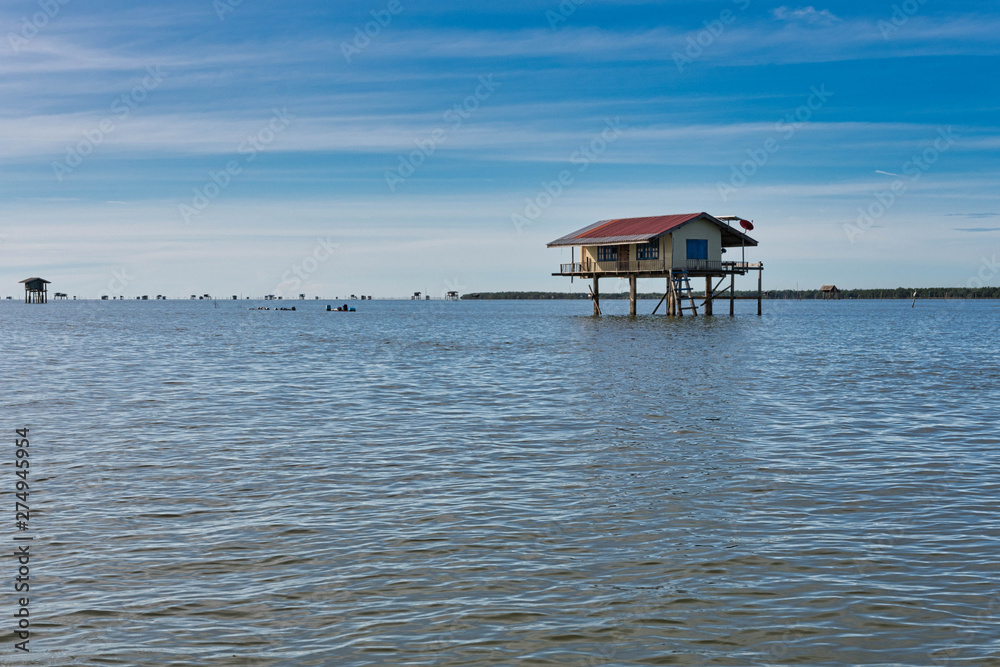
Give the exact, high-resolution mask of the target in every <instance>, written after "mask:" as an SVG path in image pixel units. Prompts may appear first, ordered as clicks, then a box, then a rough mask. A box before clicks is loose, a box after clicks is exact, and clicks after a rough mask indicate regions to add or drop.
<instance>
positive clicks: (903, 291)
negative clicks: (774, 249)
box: [462, 287, 1000, 301]
mask: <svg viewBox="0 0 1000 667" xmlns="http://www.w3.org/2000/svg"><path fill="white" fill-rule="evenodd" d="M914 292H916V293H917V298H918V299H1000V287H918V288H913V287H896V288H894V289H893V288H889V289H845V290H841V291H840V293H839V294H837V296H836V298H838V299H911V298H913V293H914ZM638 296H639V298H640V299H659V298H661V297H662V296H663V293H662V292H642V293H640V294H639V295H638ZM736 296H737V297H738V298H742V299H749V298H757V292H756V290H753V291H740V290H737V291H736ZM462 298H463V299H480V300H484V301H489V300H496V299H589V298H590V295H588V294H587V293H585V292H578V293H571V292H472V293H470V294H465V295H463V296H462ZM627 298H628V293H627V292H607V293H602V294H601V299H627ZM695 298H698V299H701V298H703V295H701V296H700V295H699V294H698V293H697V290H696V291H695ZM717 298H720V299H723V300H724V299H727V298H728V295H725V296H721V297H717ZM764 298H766V299H822V298H824V297H823V292H821V291H819V290H818V289H816V290H793V289H785V290H769V291H766V292H764Z"/></svg>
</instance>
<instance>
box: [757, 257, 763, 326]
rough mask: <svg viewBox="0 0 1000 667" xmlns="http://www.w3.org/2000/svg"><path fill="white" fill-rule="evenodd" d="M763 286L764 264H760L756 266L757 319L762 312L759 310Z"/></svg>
mask: <svg viewBox="0 0 1000 667" xmlns="http://www.w3.org/2000/svg"><path fill="white" fill-rule="evenodd" d="M763 285H764V262H760V263H759V264H758V265H757V317H760V316H761V313H762V312H763V311H762V310H761V298H762V295H763V293H764V292H763Z"/></svg>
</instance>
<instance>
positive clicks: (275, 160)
mask: <svg viewBox="0 0 1000 667" xmlns="http://www.w3.org/2000/svg"><path fill="white" fill-rule="evenodd" d="M0 27H2V31H0V34H2V35H3V38H2V39H0V85H2V89H3V90H4V92H5V94H4V95H3V97H2V98H0V142H2V143H0V147H2V149H0V257H2V261H0V267H2V268H0V273H2V283H3V284H4V285H7V288H6V290H2V289H0V293H2V294H12V295H17V294H18V290H19V286H18V285H17V284H16V283H17V281H18V280H20V279H21V278H24V277H27V276H29V275H42V276H44V277H46V278H48V279H50V280H52V281H53V289H57V290H60V291H67V292H69V293H71V294H78V295H81V296H96V295H98V294H101V293H110V294H124V295H127V296H135V295H138V294H150V295H152V294H159V293H162V294H169V295H173V296H180V295H186V294H191V293H198V294H201V293H205V292H209V293H213V294H237V293H240V294H255V295H256V294H265V293H271V292H276V293H281V294H287V295H291V294H297V293H300V292H305V293H307V294H309V295H313V294H320V295H326V296H332V295H344V294H348V293H356V294H362V293H364V294H374V295H376V296H380V295H381V296H390V295H405V294H409V293H410V292H412V291H416V290H420V291H423V292H426V293H429V294H432V295H437V294H440V293H442V292H444V291H446V290H448V289H459V290H460V291H462V292H468V291H479V290H495V289H496V290H499V289H545V290H570V289H571V288H576V289H578V288H579V285H574V286H571V285H570V284H569V283H568V280H565V279H560V278H554V277H551V276H550V274H551V272H552V271H553V270H554V269H555V268H556V267H557V265H558V264H559V262H560V261H569V251H568V250H556V249H551V250H550V249H546V248H545V243H546V242H547V241H550V240H552V239H555V238H557V237H559V236H562V235H563V234H565V233H567V232H569V231H571V230H573V229H576V228H579V227H583V226H585V225H587V224H590V223H592V222H594V221H597V220H600V219H605V218H613V217H629V216H640V215H654V214H664V213H684V212H694V211H708V212H709V213H713V214H717V215H725V214H738V215H741V216H743V217H745V218H749V219H753V220H754V221H755V224H756V231H755V237H756V238H758V239H759V241H760V243H761V245H760V247H759V248H758V249H756V250H755V251H754V252H753V253H750V255H748V259H750V258H752V259H760V260H762V261H764V262H765V266H766V267H767V270H766V271H765V282H766V285H767V286H769V287H774V288H794V287H796V286H799V287H802V288H807V287H816V286H818V285H819V284H821V283H830V282H833V283H836V284H838V285H840V286H843V287H895V286H898V285H907V286H909V285H913V286H936V285H941V286H944V285H967V284H977V282H982V283H984V284H993V285H996V284H998V283H1000V268H997V266H996V262H995V256H996V254H997V253H998V251H1000V189H998V188H997V184H998V175H1000V164H998V160H997V157H998V155H1000V124H998V111H1000V89H998V83H997V80H998V77H997V72H1000V40H997V38H996V35H997V34H1000V8H998V6H997V5H996V3H995V2H985V1H983V2H969V1H962V0H959V1H957V2H956V1H950V2H947V3H945V2H940V0H925V1H924V2H923V3H921V2H920V0H909V1H908V2H885V3H880V2H873V3H871V2H866V3H861V2H828V3H822V4H814V5H805V4H802V5H800V4H782V3H778V2H772V3H767V2H761V1H760V0H737V1H735V2H734V1H733V0H725V1H719V2H715V1H712V2H655V3H653V2H642V1H641V0H632V1H630V0H618V1H601V0H584V1H580V0H565V1H564V2H562V3H561V4H560V3H559V2H555V1H553V2H533V1H521V2H518V1H514V2H508V3H478V4H477V5H476V6H474V7H471V8H470V7H469V6H468V3H465V2H453V1H452V0H443V1H442V0H435V1H434V2H416V1H410V0H393V1H392V2H390V1H388V0H386V1H382V0H377V1H373V2H353V1H351V2H338V3H327V2H288V3H282V4H277V3H261V2H255V1H253V0H243V1H242V2H241V1H240V0H215V1H214V2H213V1H212V0H199V1H197V2H168V3H165V4H161V5H157V6H142V5H138V4H133V3H123V2H113V1H112V2H102V3H87V2H83V1H82V0H63V1H62V2H60V0H48V2H46V1H45V0H43V1H42V2H3V3H2V5H0ZM366 30H367V32H368V35H365V34H364V33H365V31H366ZM564 170H569V171H570V173H571V174H572V182H571V183H570V184H569V185H567V186H560V187H558V188H557V187H555V186H553V182H554V181H557V179H558V175H559V174H560V172H562V171H564ZM612 282H614V281H612ZM748 286H749V285H748ZM642 287H643V286H642V285H641V284H640V288H641V289H642ZM608 288H609V289H615V286H614V285H609V286H608ZM652 288H653V287H652V284H651V285H650V289H652Z"/></svg>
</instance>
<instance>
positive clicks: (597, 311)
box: [590, 275, 601, 317]
mask: <svg viewBox="0 0 1000 667" xmlns="http://www.w3.org/2000/svg"><path fill="white" fill-rule="evenodd" d="M597 281H598V277H597V276H596V275H595V276H594V289H593V291H592V292H591V295H590V296H591V298H592V299H593V300H594V317H599V316H600V315H601V293H600V292H599V291H598V287H597Z"/></svg>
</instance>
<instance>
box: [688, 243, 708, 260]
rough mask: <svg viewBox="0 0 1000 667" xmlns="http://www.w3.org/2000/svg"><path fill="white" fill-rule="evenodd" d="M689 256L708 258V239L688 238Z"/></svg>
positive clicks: (690, 257) (689, 257)
mask: <svg viewBox="0 0 1000 667" xmlns="http://www.w3.org/2000/svg"><path fill="white" fill-rule="evenodd" d="M687 258H688V259H708V239H688V240H687Z"/></svg>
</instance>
